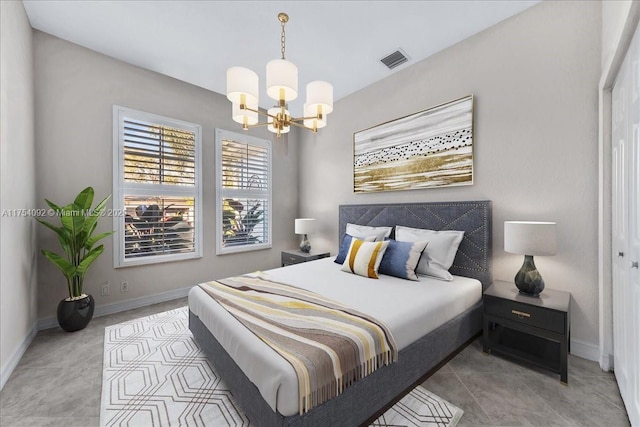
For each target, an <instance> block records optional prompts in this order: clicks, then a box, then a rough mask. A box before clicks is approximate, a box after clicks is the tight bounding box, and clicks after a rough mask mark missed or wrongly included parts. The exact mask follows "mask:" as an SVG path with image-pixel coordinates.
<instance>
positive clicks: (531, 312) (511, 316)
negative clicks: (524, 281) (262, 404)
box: [484, 295, 566, 334]
mask: <svg viewBox="0 0 640 427" xmlns="http://www.w3.org/2000/svg"><path fill="white" fill-rule="evenodd" d="M484 311H485V313H486V314H490V315H493V316H497V317H501V318H503V319H506V320H511V321H514V322H518V323H522V324H526V325H530V326H534V327H536V328H543V329H546V330H548V331H553V332H557V333H559V334H564V333H565V332H566V330H565V329H566V318H565V313H562V312H559V311H555V310H549V309H545V308H540V307H536V306H532V305H528V304H521V303H518V302H516V301H507V300H504V299H501V298H493V297H490V296H488V295H485V299H484Z"/></svg>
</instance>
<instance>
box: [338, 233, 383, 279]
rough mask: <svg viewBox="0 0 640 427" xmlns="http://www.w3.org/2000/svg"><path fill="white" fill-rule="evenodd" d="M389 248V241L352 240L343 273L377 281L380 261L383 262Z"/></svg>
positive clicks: (343, 265)
mask: <svg viewBox="0 0 640 427" xmlns="http://www.w3.org/2000/svg"><path fill="white" fill-rule="evenodd" d="M387 246H389V241H388V240H387V241H383V242H365V241H364V240H359V239H351V246H350V247H349V252H348V253H347V257H346V259H345V260H344V263H343V264H342V271H346V272H348V273H353V274H357V275H358V276H364V277H369V278H371V279H377V278H378V268H379V267H380V261H382V257H383V256H384V253H385V251H386V250H387Z"/></svg>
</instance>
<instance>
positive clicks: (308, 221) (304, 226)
mask: <svg viewBox="0 0 640 427" xmlns="http://www.w3.org/2000/svg"><path fill="white" fill-rule="evenodd" d="M314 231H316V220H315V219H312V218H298V219H296V234H311V233H313V232H314Z"/></svg>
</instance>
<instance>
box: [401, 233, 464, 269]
mask: <svg viewBox="0 0 640 427" xmlns="http://www.w3.org/2000/svg"><path fill="white" fill-rule="evenodd" d="M463 236H464V231H456V230H442V231H434V230H426V229H422V228H411V227H403V226H401V225H396V240H397V241H399V242H421V241H428V242H429V244H428V245H427V247H426V249H425V250H424V252H422V257H420V261H419V262H418V266H417V267H416V273H418V274H420V275H424V276H432V277H435V278H436V279H442V280H447V281H451V280H453V276H452V275H451V273H449V268H451V265H452V264H453V260H454V259H455V257H456V252H458V246H460V242H462V237H463Z"/></svg>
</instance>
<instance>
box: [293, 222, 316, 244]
mask: <svg viewBox="0 0 640 427" xmlns="http://www.w3.org/2000/svg"><path fill="white" fill-rule="evenodd" d="M314 231H316V220H315V219H312V218H298V219H296V234H302V241H301V242H300V250H301V251H302V252H304V253H309V251H311V243H309V239H308V238H307V234H311V233H313V232H314Z"/></svg>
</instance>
